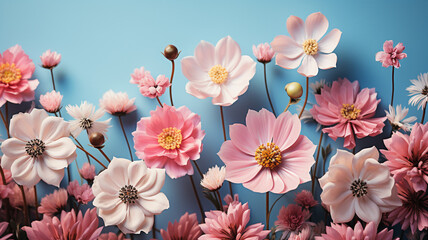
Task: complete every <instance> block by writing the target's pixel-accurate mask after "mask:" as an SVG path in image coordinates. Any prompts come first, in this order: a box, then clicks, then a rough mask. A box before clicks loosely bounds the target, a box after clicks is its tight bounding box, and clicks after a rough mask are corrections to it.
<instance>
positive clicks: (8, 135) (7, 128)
mask: <svg viewBox="0 0 428 240" xmlns="http://www.w3.org/2000/svg"><path fill="white" fill-rule="evenodd" d="M0 116H1V120H2V121H3V124H4V127H5V128H6V133H7V137H8V138H10V133H9V125H8V124H7V122H6V119H5V117H4V116H3V113H2V111H1V110H0Z"/></svg>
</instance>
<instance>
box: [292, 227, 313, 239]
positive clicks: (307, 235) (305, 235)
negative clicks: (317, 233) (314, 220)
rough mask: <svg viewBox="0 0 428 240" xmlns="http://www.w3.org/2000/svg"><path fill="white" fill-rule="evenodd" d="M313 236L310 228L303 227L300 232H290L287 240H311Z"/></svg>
mask: <svg viewBox="0 0 428 240" xmlns="http://www.w3.org/2000/svg"><path fill="white" fill-rule="evenodd" d="M313 235H314V233H313V231H312V227H311V226H309V225H305V226H304V227H303V228H302V230H301V231H300V232H298V233H295V232H291V234H290V237H289V238H288V240H311V239H313Z"/></svg>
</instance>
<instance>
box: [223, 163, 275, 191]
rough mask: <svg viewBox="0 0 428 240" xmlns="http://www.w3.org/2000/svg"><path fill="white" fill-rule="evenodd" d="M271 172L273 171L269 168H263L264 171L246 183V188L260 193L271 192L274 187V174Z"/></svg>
mask: <svg viewBox="0 0 428 240" xmlns="http://www.w3.org/2000/svg"><path fill="white" fill-rule="evenodd" d="M270 171H271V170H270V169H269V168H262V170H261V171H260V172H259V173H258V174H256V176H254V178H253V179H251V180H249V181H247V182H244V184H243V185H244V187H246V188H248V189H250V190H251V191H254V192H259V193H264V192H268V191H270V190H271V189H272V187H273V180H272V174H271V172H270ZM226 172H227V170H226ZM260 183H263V184H260Z"/></svg>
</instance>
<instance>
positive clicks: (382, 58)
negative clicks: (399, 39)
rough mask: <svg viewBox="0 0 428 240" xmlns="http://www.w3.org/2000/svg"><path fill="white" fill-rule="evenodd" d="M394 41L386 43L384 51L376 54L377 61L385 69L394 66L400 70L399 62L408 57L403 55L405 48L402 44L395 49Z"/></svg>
mask: <svg viewBox="0 0 428 240" xmlns="http://www.w3.org/2000/svg"><path fill="white" fill-rule="evenodd" d="M393 46H394V43H393V41H392V40H389V41H385V43H384V44H383V51H380V52H378V53H376V61H378V62H381V63H382V66H383V67H389V66H394V67H395V68H400V66H401V65H400V62H399V60H401V59H404V58H406V57H407V54H405V53H403V51H404V49H405V47H404V46H403V44H402V43H398V44H397V45H396V46H395V47H393Z"/></svg>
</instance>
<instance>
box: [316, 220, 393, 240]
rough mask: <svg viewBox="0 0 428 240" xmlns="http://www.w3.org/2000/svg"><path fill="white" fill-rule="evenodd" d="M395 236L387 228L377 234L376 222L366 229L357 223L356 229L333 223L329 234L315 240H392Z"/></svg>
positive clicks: (370, 223) (328, 229)
mask: <svg viewBox="0 0 428 240" xmlns="http://www.w3.org/2000/svg"><path fill="white" fill-rule="evenodd" d="M393 235H394V231H393V230H389V231H388V229H387V228H385V229H383V230H382V231H380V232H377V224H376V223H374V222H369V223H367V225H366V227H365V228H363V226H362V225H361V223H360V222H357V224H355V227H354V229H352V228H351V227H348V226H346V225H345V224H334V223H332V224H331V227H327V233H326V234H324V233H323V234H322V235H321V237H315V240H353V239H361V240H363V239H364V240H392V239H393ZM396 240H398V238H396Z"/></svg>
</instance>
